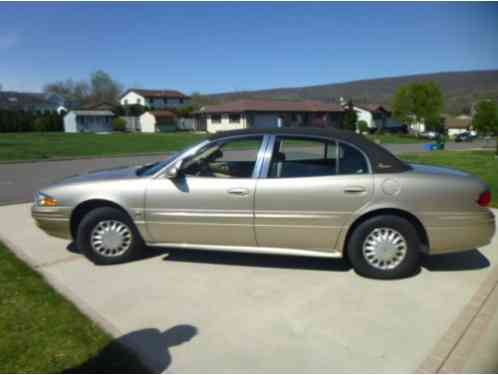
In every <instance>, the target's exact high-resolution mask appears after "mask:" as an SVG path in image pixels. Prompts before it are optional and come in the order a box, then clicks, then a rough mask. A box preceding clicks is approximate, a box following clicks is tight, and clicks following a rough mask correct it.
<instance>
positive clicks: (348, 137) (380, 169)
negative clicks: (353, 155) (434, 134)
mask: <svg viewBox="0 0 498 375" xmlns="http://www.w3.org/2000/svg"><path fill="white" fill-rule="evenodd" d="M265 134H269V135H272V134H273V135H282V136H283V135H288V136H305V137H310V136H312V137H320V138H326V139H330V140H333V141H343V142H347V143H350V144H352V145H354V146H356V147H358V148H359V149H361V150H362V151H363V152H364V153H365V154H366V155H367V156H368V158H369V159H370V163H371V165H372V172H374V173H399V172H404V171H407V170H410V169H411V168H410V166H409V165H408V164H406V163H405V162H403V161H401V160H399V159H398V158H397V157H396V156H394V155H393V154H392V153H391V152H389V151H388V150H387V149H386V148H384V147H382V146H380V145H378V144H376V143H374V142H372V141H370V140H369V139H367V138H366V137H364V136H363V135H361V134H356V133H354V132H352V131H349V130H342V129H335V128H326V129H317V128H267V129H265V128H260V129H257V128H255V129H241V130H229V131H223V132H218V133H216V134H213V135H211V136H210V137H209V139H210V140H217V139H222V138H227V137H233V136H251V135H265Z"/></svg>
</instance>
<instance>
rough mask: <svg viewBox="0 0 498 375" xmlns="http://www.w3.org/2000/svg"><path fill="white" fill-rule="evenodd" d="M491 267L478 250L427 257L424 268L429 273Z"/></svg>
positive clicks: (424, 258) (423, 264)
mask: <svg viewBox="0 0 498 375" xmlns="http://www.w3.org/2000/svg"><path fill="white" fill-rule="evenodd" d="M490 265H491V263H490V262H489V260H488V258H486V256H485V255H484V254H483V253H481V252H480V251H479V250H477V249H472V250H466V251H462V252H458V253H448V254H440V255H425V256H424V257H423V259H422V267H424V268H425V269H427V270H428V271H472V270H479V269H483V268H487V267H489V266H490Z"/></svg>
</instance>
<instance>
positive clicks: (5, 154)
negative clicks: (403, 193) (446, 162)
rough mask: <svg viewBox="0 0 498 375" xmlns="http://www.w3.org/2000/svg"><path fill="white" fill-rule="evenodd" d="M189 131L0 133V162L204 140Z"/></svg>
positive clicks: (396, 138) (396, 139) (391, 137)
mask: <svg viewBox="0 0 498 375" xmlns="http://www.w3.org/2000/svg"><path fill="white" fill-rule="evenodd" d="M205 137H206V135H204V134H198V133H197V134H196V133H189V132H176V133H159V134H137V133H133V134H130V133H118V134H92V133H87V134H82V133H79V134H66V133H0V161H2V160H3V161H8V160H29V159H51V158H72V157H78V156H109V155H119V154H122V155H124V154H134V153H150V152H164V153H169V152H171V151H176V150H180V149H183V148H184V147H186V146H188V145H191V144H194V143H196V142H198V141H200V140H201V139H203V138H205ZM368 137H369V138H370V139H372V140H375V139H378V140H380V141H381V143H383V144H386V143H419V142H427V141H426V140H422V139H418V138H415V137H413V136H409V135H396V134H384V135H379V136H375V135H372V136H368Z"/></svg>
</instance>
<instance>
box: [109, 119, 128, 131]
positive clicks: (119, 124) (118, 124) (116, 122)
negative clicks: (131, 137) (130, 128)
mask: <svg viewBox="0 0 498 375" xmlns="http://www.w3.org/2000/svg"><path fill="white" fill-rule="evenodd" d="M112 129H113V130H114V131H116V132H124V131H125V130H126V120H125V119H124V118H122V117H115V118H114V119H113V120H112Z"/></svg>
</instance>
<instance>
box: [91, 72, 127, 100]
mask: <svg viewBox="0 0 498 375" xmlns="http://www.w3.org/2000/svg"><path fill="white" fill-rule="evenodd" d="M90 90H91V94H90V97H91V99H92V101H93V102H94V103H102V102H109V103H115V102H117V101H118V99H119V95H120V94H121V92H122V91H123V86H121V84H120V83H118V82H117V81H115V80H113V79H112V77H111V76H110V75H109V74H108V73H106V72H104V71H103V70H97V71H96V72H94V73H92V75H91V78H90Z"/></svg>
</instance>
